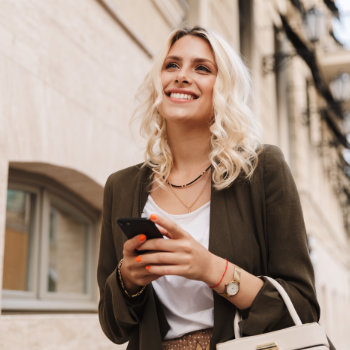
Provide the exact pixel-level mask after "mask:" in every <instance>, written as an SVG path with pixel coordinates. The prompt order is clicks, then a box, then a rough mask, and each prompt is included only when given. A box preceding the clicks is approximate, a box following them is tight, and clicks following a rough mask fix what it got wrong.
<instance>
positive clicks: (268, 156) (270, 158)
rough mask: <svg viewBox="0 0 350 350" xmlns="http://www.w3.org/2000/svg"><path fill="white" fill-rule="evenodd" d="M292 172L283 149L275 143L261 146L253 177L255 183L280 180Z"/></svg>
mask: <svg viewBox="0 0 350 350" xmlns="http://www.w3.org/2000/svg"><path fill="white" fill-rule="evenodd" d="M286 176H288V177H289V176H291V172H290V169H289V166H288V164H287V162H286V161H285V158H284V155H283V153H282V151H281V149H280V148H279V147H278V146H275V145H269V144H264V145H262V147H261V150H260V153H259V157H258V163H257V166H256V169H255V171H254V174H253V176H252V178H251V182H253V183H266V182H271V181H273V182H277V183H278V182H280V181H282V180H283V179H284V178H285V177H286Z"/></svg>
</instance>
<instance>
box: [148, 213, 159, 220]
mask: <svg viewBox="0 0 350 350" xmlns="http://www.w3.org/2000/svg"><path fill="white" fill-rule="evenodd" d="M149 218H150V219H151V220H152V221H156V220H157V219H158V217H157V215H156V214H151V215H150V216H149Z"/></svg>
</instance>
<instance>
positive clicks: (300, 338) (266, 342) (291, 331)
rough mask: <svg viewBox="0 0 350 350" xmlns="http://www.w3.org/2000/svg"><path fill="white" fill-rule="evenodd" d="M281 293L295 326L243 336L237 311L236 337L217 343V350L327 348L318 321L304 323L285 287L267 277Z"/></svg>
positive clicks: (322, 349) (318, 349)
mask: <svg viewBox="0 0 350 350" xmlns="http://www.w3.org/2000/svg"><path fill="white" fill-rule="evenodd" d="M266 278H267V279H268V280H269V281H270V282H271V283H272V284H273V285H274V287H275V288H276V289H277V291H278V292H279V294H280V295H281V297H282V299H283V301H284V303H285V304H286V306H287V309H288V311H289V313H290V315H291V317H292V319H293V321H294V323H295V326H293V327H288V328H285V329H281V330H278V331H274V332H269V333H264V334H259V335H254V336H250V337H243V338H241V335H240V331H239V325H238V322H239V321H240V315H239V313H238V312H236V315H235V318H234V322H233V328H234V333H235V339H233V340H228V341H226V342H224V343H219V344H217V345H216V349H217V350H298V349H299V350H300V349H310V350H327V349H329V343H328V340H327V336H326V332H325V331H324V329H323V328H322V327H321V326H320V325H319V324H318V323H317V322H313V323H305V324H302V322H301V320H300V317H299V316H298V314H297V312H296V310H295V308H294V305H293V303H292V301H291V300H290V298H289V296H288V294H287V292H286V291H285V290H284V288H283V287H282V286H281V285H280V284H279V283H278V282H277V281H276V280H274V279H272V278H271V277H266Z"/></svg>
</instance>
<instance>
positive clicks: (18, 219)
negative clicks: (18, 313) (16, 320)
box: [2, 171, 99, 311]
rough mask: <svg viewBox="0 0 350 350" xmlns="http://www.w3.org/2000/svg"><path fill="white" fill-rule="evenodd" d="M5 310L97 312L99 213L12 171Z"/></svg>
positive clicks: (68, 194) (67, 193) (47, 182)
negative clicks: (96, 277)
mask: <svg viewBox="0 0 350 350" xmlns="http://www.w3.org/2000/svg"><path fill="white" fill-rule="evenodd" d="M9 178H10V181H9V185H8V191H7V209H6V228H5V254H4V270H3V302H2V307H3V309H4V310H9V311H10V310H57V309H59V310H67V311H68V310H70V311H72V310H77V311H78V310H96V300H97V299H96V287H95V275H96V273H95V271H96V256H97V252H96V248H97V222H98V217H99V215H98V212H96V211H95V210H94V209H93V208H91V207H89V205H88V204H87V203H85V202H84V201H83V200H82V199H81V198H79V197H77V196H75V195H73V194H72V193H71V192H70V191H68V190H67V189H66V188H64V187H62V186H61V185H59V184H58V183H55V182H54V181H51V180H50V179H48V178H44V177H38V176H37V175H33V174H28V173H26V174H24V173H23V172H17V171H16V172H14V171H12V172H11V171H10V177H9Z"/></svg>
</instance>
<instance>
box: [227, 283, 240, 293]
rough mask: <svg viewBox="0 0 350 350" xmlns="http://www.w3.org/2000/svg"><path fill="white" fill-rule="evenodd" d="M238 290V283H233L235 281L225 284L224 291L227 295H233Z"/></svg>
mask: <svg viewBox="0 0 350 350" xmlns="http://www.w3.org/2000/svg"><path fill="white" fill-rule="evenodd" d="M238 291H239V285H238V283H235V282H231V283H229V284H228V285H227V287H226V293H227V294H228V295H229V296H233V295H236V294H237V293H238Z"/></svg>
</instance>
